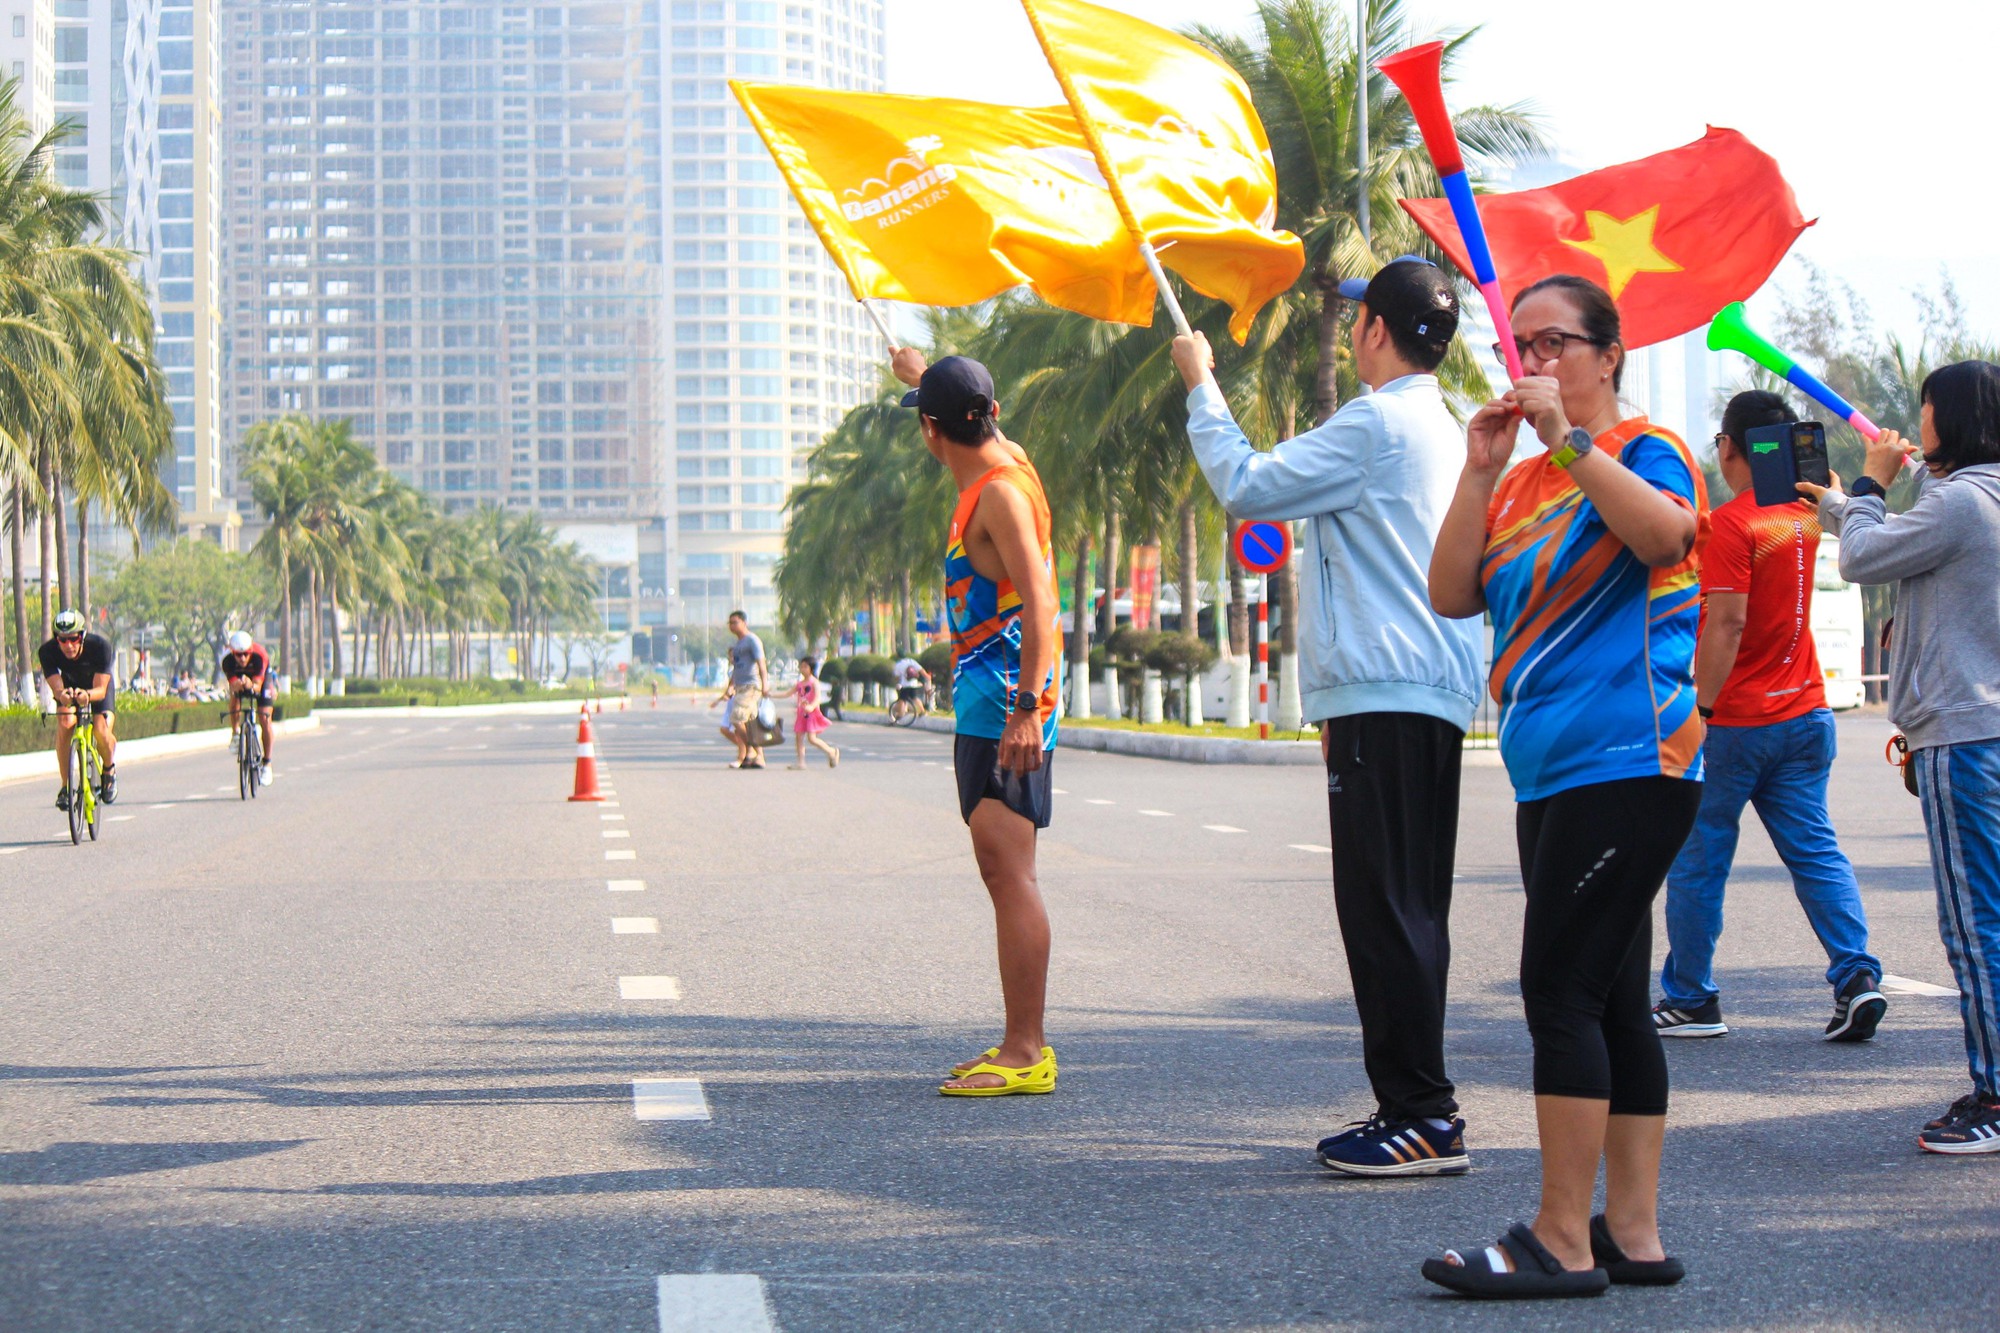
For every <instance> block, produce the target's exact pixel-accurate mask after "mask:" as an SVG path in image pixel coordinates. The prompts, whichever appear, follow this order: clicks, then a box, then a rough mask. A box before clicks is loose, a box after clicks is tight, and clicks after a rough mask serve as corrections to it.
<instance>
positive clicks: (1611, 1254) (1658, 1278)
mask: <svg viewBox="0 0 2000 1333" xmlns="http://www.w3.org/2000/svg"><path fill="white" fill-rule="evenodd" d="M1590 1254H1591V1257H1592V1258H1593V1259H1595V1260H1597V1266H1598V1267H1599V1268H1602V1269H1603V1270H1604V1271H1605V1274H1606V1275H1607V1276H1609V1277H1610V1279H1611V1280H1612V1281H1613V1282H1615V1283H1617V1284H1618V1285H1619V1286H1622V1287H1671V1286H1673V1285H1674V1283H1676V1282H1678V1281H1680V1280H1681V1279H1682V1278H1684V1277H1686V1276H1687V1265H1686V1264H1683V1263H1682V1262H1681V1261H1680V1260H1678V1259H1676V1258H1674V1257H1672V1256H1671V1255H1669V1256H1668V1257H1667V1258H1665V1259H1627V1258H1626V1257H1625V1251H1623V1250H1621V1249H1619V1248H1618V1242H1617V1241H1615V1240H1613V1239H1611V1227H1610V1224H1608V1223H1607V1222H1605V1220H1604V1214H1603V1213H1599V1214H1598V1215H1597V1216H1596V1217H1593V1218H1591V1219H1590Z"/></svg>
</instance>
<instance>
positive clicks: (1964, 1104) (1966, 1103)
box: [1924, 1092, 1979, 1129]
mask: <svg viewBox="0 0 2000 1333" xmlns="http://www.w3.org/2000/svg"><path fill="white" fill-rule="evenodd" d="M1977 1105H1979V1094H1978V1093H1976V1092H1968V1093H1966V1094H1965V1095H1964V1096H1963V1097H1960V1098H1959V1099H1958V1100H1957V1101H1955V1102H1953V1103H1952V1104H1951V1105H1950V1106H1947V1107H1945V1108H1944V1114H1943V1115H1941V1116H1939V1117H1938V1118H1937V1119H1935V1120H1933V1121H1931V1122H1930V1123H1929V1124H1927V1125H1925V1126H1924V1128H1925V1129H1943V1128H1944V1127H1945V1126H1946V1125H1949V1124H1950V1123H1952V1122H1953V1121H1954V1120H1958V1119H1961V1118H1962V1117H1964V1116H1967V1115H1970V1114H1971V1113H1972V1108H1973V1107H1975V1106H1977Z"/></svg>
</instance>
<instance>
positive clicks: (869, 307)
mask: <svg viewBox="0 0 2000 1333" xmlns="http://www.w3.org/2000/svg"><path fill="white" fill-rule="evenodd" d="M854 299H855V300H857V301H859V302H860V303H861V308H862V309H863V310H866V311H867V312H868V318H870V319H872V320H874V321H875V327H876V329H877V330H879V331H880V332H881V334H882V341H883V342H885V343H887V344H889V350H890V351H891V352H894V351H895V350H896V349H897V348H899V347H901V346H902V344H901V343H899V342H897V341H896V335H895V334H894V333H891V332H890V331H889V321H888V320H886V319H884V318H882V312H881V311H880V310H877V309H876V308H875V303H874V302H873V301H871V300H869V299H868V298H867V297H865V296H860V295H856V296H855V298H854Z"/></svg>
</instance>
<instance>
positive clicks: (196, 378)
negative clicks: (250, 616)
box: [0, 0, 238, 546]
mask: <svg viewBox="0 0 2000 1333" xmlns="http://www.w3.org/2000/svg"><path fill="white" fill-rule="evenodd" d="M215 5H216V0H0V14H4V15H5V17H4V18H0V61H5V62H7V63H6V65H5V66H4V67H5V68H6V69H7V70H8V72H9V73H10V74H12V75H13V76H14V77H15V78H16V79H17V80H19V82H20V88H19V90H18V91H17V92H16V98H17V104H18V105H20V106H21V108H22V110H24V111H25V112H26V113H27V114H28V116H29V119H30V120H31V122H33V123H34V124H35V125H36V126H37V128H42V129H45V128H47V127H48V126H50V125H52V124H53V123H55V122H56V121H58V120H63V121H68V122H69V124H70V128H71V133H70V135H69V137H68V138H67V139H66V140H65V141H64V142H63V143H62V144H61V145H59V147H58V148H57V151H56V153H55V160H54V170H55V174H56V177H57V179H58V180H60V181H61V182H62V183H63V184H65V185H70V186H74V187H76V188H78V189H88V190H92V191H95V192H97V193H98V194H101V195H102V196H104V198H105V201H106V205H107V210H106V211H107V226H106V234H107V237H108V239H110V240H112V241H114V242H116V243H118V244H120V245H123V246H125V247H127V248H129V249H130V250H132V251H133V252H134V253H136V254H137V255H138V256H139V263H140V268H141V270H142V272H143V275H144V277H145V280H146V286H147V288H148V289H149V290H150V291H151V292H152V293H153V295H154V312H155V315H156V317H157V320H158V330H157V332H158V352H159V357H160V362H161V365H162V367H163V368H164V369H165V370H166V373H167V385H168V388H167V392H168V400H169V402H170V404H171V405H172V407H173V413H174V453H173V459H172V461H171V462H169V463H168V464H167V465H166V472H167V475H166V481H167V484H168V488H169V489H170V490H171V491H172V492H173V494H174V498H175V499H176V500H177V501H178V502H179V504H180V508H181V528H182V531H184V532H188V533H191V534H194V535H198V536H203V537H206V538H207V539H209V540H211V541H217V542H220V543H222V544H223V545H224V546H234V545H235V542H236V536H237V529H238V520H237V515H236V510H235V505H234V504H233V502H231V501H230V500H229V499H228V497H227V493H226V485H225V483H226V478H225V474H224V467H223V449H222V443H223V436H222V425H223V423H222V410H221V408H222V336H221V328H220V320H221V297H220V281H221V217H220V213H219V207H220V197H219V192H218V187H217V179H216V167H217V149H218V142H217V139H218V129H219V126H218V122H217V109H216V97H215V94H216V76H217V54H218V51H217V34H216V10H215Z"/></svg>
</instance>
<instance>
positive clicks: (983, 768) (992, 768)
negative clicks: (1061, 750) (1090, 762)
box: [951, 736, 1056, 829]
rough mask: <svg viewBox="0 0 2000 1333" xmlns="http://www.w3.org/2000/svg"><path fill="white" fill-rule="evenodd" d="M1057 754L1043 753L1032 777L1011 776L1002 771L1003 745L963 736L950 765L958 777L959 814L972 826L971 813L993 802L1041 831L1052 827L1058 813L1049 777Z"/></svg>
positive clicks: (978, 737) (984, 738)
mask: <svg viewBox="0 0 2000 1333" xmlns="http://www.w3.org/2000/svg"><path fill="white" fill-rule="evenodd" d="M1055 759H1056V752H1055V751H1054V750H1044V751H1042V766H1041V767H1040V768H1038V769H1036V770H1035V771H1034V772H1032V773H1029V774H1025V775H1023V774H1020V773H1011V772H1008V771H1007V770H1006V769H1003V768H1001V767H1000V742H999V741H998V740H993V739H989V738H988V737H985V736H960V737H958V738H957V743H956V744H955V745H954V746H953V747H952V753H951V765H952V768H953V769H954V770H956V771H957V773H958V813H959V815H960V816H961V817H963V818H964V820H965V822H966V823H968V824H970V823H971V822H972V812H973V810H975V809H976V808H978V805H979V803H980V802H981V801H984V800H987V799H988V798H991V799H993V800H996V801H998V802H1000V803H1001V804H1002V805H1004V806H1006V807H1007V808H1008V809H1009V810H1012V811H1013V812H1014V813H1015V814H1017V815H1019V816H1020V817H1021V818H1023V819H1025V820H1027V821H1028V822H1029V823H1031V824H1033V825H1034V826H1035V827H1036V828H1038V829H1044V828H1047V827H1048V826H1049V818H1050V816H1051V815H1053V814H1054V813H1055V796H1054V792H1053V789H1052V787H1051V783H1052V782H1053V779H1052V778H1051V777H1050V776H1049V775H1050V773H1051V772H1053V771H1054V768H1055Z"/></svg>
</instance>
